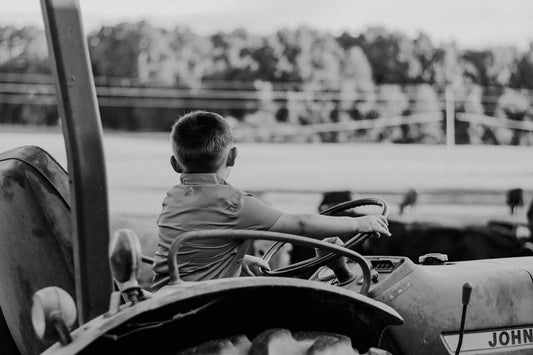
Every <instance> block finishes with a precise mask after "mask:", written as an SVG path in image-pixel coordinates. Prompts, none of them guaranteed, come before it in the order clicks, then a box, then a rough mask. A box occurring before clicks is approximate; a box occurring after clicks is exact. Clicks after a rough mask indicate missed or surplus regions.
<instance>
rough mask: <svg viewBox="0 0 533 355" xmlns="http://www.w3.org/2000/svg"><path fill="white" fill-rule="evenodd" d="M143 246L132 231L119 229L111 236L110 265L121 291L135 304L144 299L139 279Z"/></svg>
mask: <svg viewBox="0 0 533 355" xmlns="http://www.w3.org/2000/svg"><path fill="white" fill-rule="evenodd" d="M141 260H142V259H141V244H140V242H139V237H137V234H135V232H134V231H132V230H131V229H125V228H124V229H119V230H117V231H116V232H115V233H113V235H112V236H111V241H110V248H109V263H110V266H111V271H112V273H113V277H114V278H115V280H116V281H117V282H118V283H119V288H120V291H121V292H122V293H123V294H124V295H126V297H127V298H128V300H129V301H131V303H133V304H135V303H137V301H138V300H139V297H142V290H141V286H140V285H139V282H138V281H137V278H138V277H139V275H140V273H141Z"/></svg>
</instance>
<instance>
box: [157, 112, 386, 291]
mask: <svg viewBox="0 0 533 355" xmlns="http://www.w3.org/2000/svg"><path fill="white" fill-rule="evenodd" d="M171 143H172V152H173V155H172V156H171V158H170V163H171V165H172V167H173V169H174V170H175V171H176V172H177V173H178V174H181V176H180V180H181V184H179V185H176V186H174V187H173V188H172V189H170V191H169V192H168V193H167V196H166V198H165V199H164V201H163V208H162V211H161V214H160V215H159V218H158V221H157V223H158V226H159V243H158V249H157V251H156V253H155V262H154V268H153V269H154V278H153V282H152V289H153V290H154V291H156V290H157V289H159V288H160V287H162V286H164V285H165V284H166V283H168V267H167V253H168V249H169V248H170V245H171V244H172V241H173V240H174V239H176V237H178V236H179V235H180V234H182V233H185V232H188V231H192V230H202V229H217V228H220V229H253V230H269V231H274V232H281V233H291V234H298V235H303V236H306V237H312V238H317V239H323V238H326V237H332V236H339V235H341V236H342V235H351V234H353V233H355V232H378V233H383V234H385V235H389V236H390V233H389V230H388V227H387V224H388V223H387V220H386V218H385V217H383V216H364V217H358V218H352V217H327V216H321V215H315V214H304V215H294V214H287V213H283V212H280V211H278V210H275V209H273V208H271V207H269V206H267V205H266V204H265V203H263V202H261V201H259V200H258V199H256V198H254V197H253V196H252V195H250V194H248V193H244V192H241V191H239V190H237V189H235V188H234V187H232V186H231V185H229V184H228V183H227V182H226V179H227V177H228V176H229V173H230V170H231V167H233V165H234V164H235V160H236V158H237V148H236V147H235V146H234V145H233V139H232V135H231V131H230V128H229V126H228V124H227V122H226V121H225V120H224V118H223V117H222V116H220V115H218V114H216V113H211V112H205V111H195V112H191V113H189V114H186V115H185V116H183V117H181V118H180V119H178V121H176V123H175V124H174V126H173V127H172V132H171ZM248 245H249V242H243V241H241V240H234V241H229V242H228V241H223V240H201V241H194V242H189V243H185V244H184V245H183V246H182V247H181V249H180V250H179V251H178V255H177V258H178V262H179V272H180V276H181V277H182V279H184V280H189V281H198V280H208V279H214V278H223V277H235V276H239V275H240V273H241V269H244V271H245V272H246V273H247V274H251V272H250V267H251V266H255V267H257V266H259V267H264V268H267V269H268V268H269V267H268V264H266V263H265V262H264V260H262V259H259V258H257V257H254V256H251V255H245V250H246V249H247V247H248Z"/></svg>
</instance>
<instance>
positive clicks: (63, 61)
mask: <svg viewBox="0 0 533 355" xmlns="http://www.w3.org/2000/svg"><path fill="white" fill-rule="evenodd" d="M41 8H42V12H43V17H44V24H45V29H46V37H47V41H48V49H49V55H50V58H51V60H52V71H53V73H54V76H55V79H56V90H57V96H58V107H59V114H60V116H61V123H62V128H63V136H64V137H65V146H66V151H67V158H68V171H69V177H70V190H71V198H72V201H71V206H72V223H73V236H72V239H73V252H74V272H75V283H76V301H77V302H76V304H77V307H78V320H79V323H80V324H83V323H85V322H87V321H89V320H90V319H92V318H94V317H96V316H97V315H99V314H101V313H104V312H105V310H106V308H107V300H108V297H109V295H110V293H111V290H112V287H111V285H112V283H111V276H110V272H109V262H108V260H107V249H108V244H109V216H108V201H107V186H106V171H105V162H104V150H103V143H102V125H101V122H100V113H99V111H98V103H97V100H96V90H95V87H94V79H93V74H92V69H91V65H90V61H89V50H88V48H87V39H86V36H85V33H84V30H83V24H82V21H81V15H80V7H79V3H78V0H41Z"/></svg>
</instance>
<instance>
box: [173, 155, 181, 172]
mask: <svg viewBox="0 0 533 355" xmlns="http://www.w3.org/2000/svg"><path fill="white" fill-rule="evenodd" d="M170 165H172V169H174V171H175V172H177V173H178V174H181V173H183V169H182V168H181V166H180V164H179V163H178V161H177V160H176V158H174V156H173V155H171V156H170Z"/></svg>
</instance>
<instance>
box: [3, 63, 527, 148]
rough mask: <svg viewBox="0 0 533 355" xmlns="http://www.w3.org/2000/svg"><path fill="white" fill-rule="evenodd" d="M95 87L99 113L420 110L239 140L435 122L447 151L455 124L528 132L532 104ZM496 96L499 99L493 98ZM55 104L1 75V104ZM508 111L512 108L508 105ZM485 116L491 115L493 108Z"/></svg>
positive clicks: (377, 93) (237, 87)
mask: <svg viewBox="0 0 533 355" xmlns="http://www.w3.org/2000/svg"><path fill="white" fill-rule="evenodd" d="M95 83H96V92H97V96H98V102H99V105H100V107H101V108H143V109H146V108H154V109H180V108H188V109H191V108H198V109H207V110H244V111H247V112H261V111H266V112H270V113H272V112H276V111H279V110H283V109H285V110H290V109H291V107H292V108H293V107H298V105H300V106H301V105H303V104H307V105H308V106H309V107H310V108H307V109H308V111H311V110H313V104H314V106H316V107H318V106H319V105H317V104H320V105H329V106H328V107H329V109H330V110H331V107H334V109H336V110H337V111H339V112H343V111H349V110H353V109H354V107H357V106H358V105H365V104H366V105H368V104H371V105H374V106H379V105H390V106H394V105H396V106H402V107H409V106H413V105H418V106H420V107H421V109H420V108H419V112H404V114H400V115H395V114H392V115H391V114H381V116H377V117H370V118H368V117H362V118H359V119H357V120H351V121H346V120H344V121H342V120H340V121H339V120H331V121H332V122H307V123H306V124H305V125H300V124H295V122H288V123H289V124H284V125H282V126H279V127H276V126H274V125H270V127H267V128H266V129H261V127H257V125H256V126H255V127H244V128H242V129H241V132H242V134H245V135H246V134H247V135H254V134H256V135H261V136H271V137H281V136H291V135H311V134H321V133H333V132H350V131H356V130H362V129H374V128H383V127H395V126H406V125H413V124H425V123H432V124H435V123H438V122H442V126H443V127H445V132H446V135H447V139H446V142H447V144H448V145H453V144H455V139H454V137H455V134H452V133H454V132H455V123H456V122H457V123H459V122H463V123H467V124H477V125H484V126H487V127H493V128H505V129H511V130H518V131H523V132H533V109H532V106H531V103H532V102H533V90H514V89H513V90H514V91H515V92H518V93H519V95H521V98H522V100H526V102H527V103H528V104H527V108H526V109H525V115H524V117H523V118H522V119H511V118H508V117H502V116H501V115H500V116H499V117H495V116H493V115H488V114H486V112H479V111H480V110H479V109H478V110H477V111H478V112H463V111H468V109H465V106H466V105H468V104H469V103H471V102H472V101H473V100H474V101H475V103H477V104H478V105H482V106H489V107H495V106H497V105H499V104H500V103H501V99H502V95H503V93H505V92H506V90H507V89H506V88H494V87H491V88H480V89H481V92H482V94H481V95H478V96H476V97H475V98H474V99H473V98H472V96H471V95H470V96H469V95H468V92H466V91H465V90H462V91H457V90H454V89H453V88H451V87H447V88H437V87H432V90H433V94H431V95H425V96H424V95H412V92H413V87H412V86H408V85H403V86H398V87H400V88H401V91H400V94H398V92H397V91H396V92H395V91H393V93H392V94H391V93H390V92H389V93H387V91H386V90H382V88H383V86H382V87H380V86H377V87H374V88H371V89H368V90H366V89H362V90H352V91H349V90H348V91H346V90H344V91H341V90H312V89H309V88H306V86H305V85H302V84H301V83H300V84H299V85H296V83H282V84H283V85H282V84H281V83H267V84H266V85H264V84H265V83H257V82H242V81H224V80H219V81H208V82H202V83H201V85H198V86H196V87H187V88H186V87H151V86H146V85H141V83H139V82H137V81H136V80H135V79H129V78H98V77H97V78H95ZM289 88H290V89H289ZM495 92H497V93H498V94H494V93H495ZM511 101H512V100H511ZM56 104H57V103H56V92H55V87H54V83H53V80H52V77H51V76H50V75H42V74H14V73H0V106H2V105H24V106H26V105H30V106H31V105H34V106H55V105H56ZM510 105H516V104H515V103H513V102H511V104H510ZM522 105H523V104H522ZM424 107H426V108H424ZM319 108H320V107H319ZM404 111H405V110H404ZM407 111H409V110H407ZM420 111H421V112H420ZM491 113H492V114H494V110H492V112H491ZM318 114H320V113H318ZM0 118H1V117H0ZM296 123H298V122H296ZM254 132H255V133H254Z"/></svg>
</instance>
